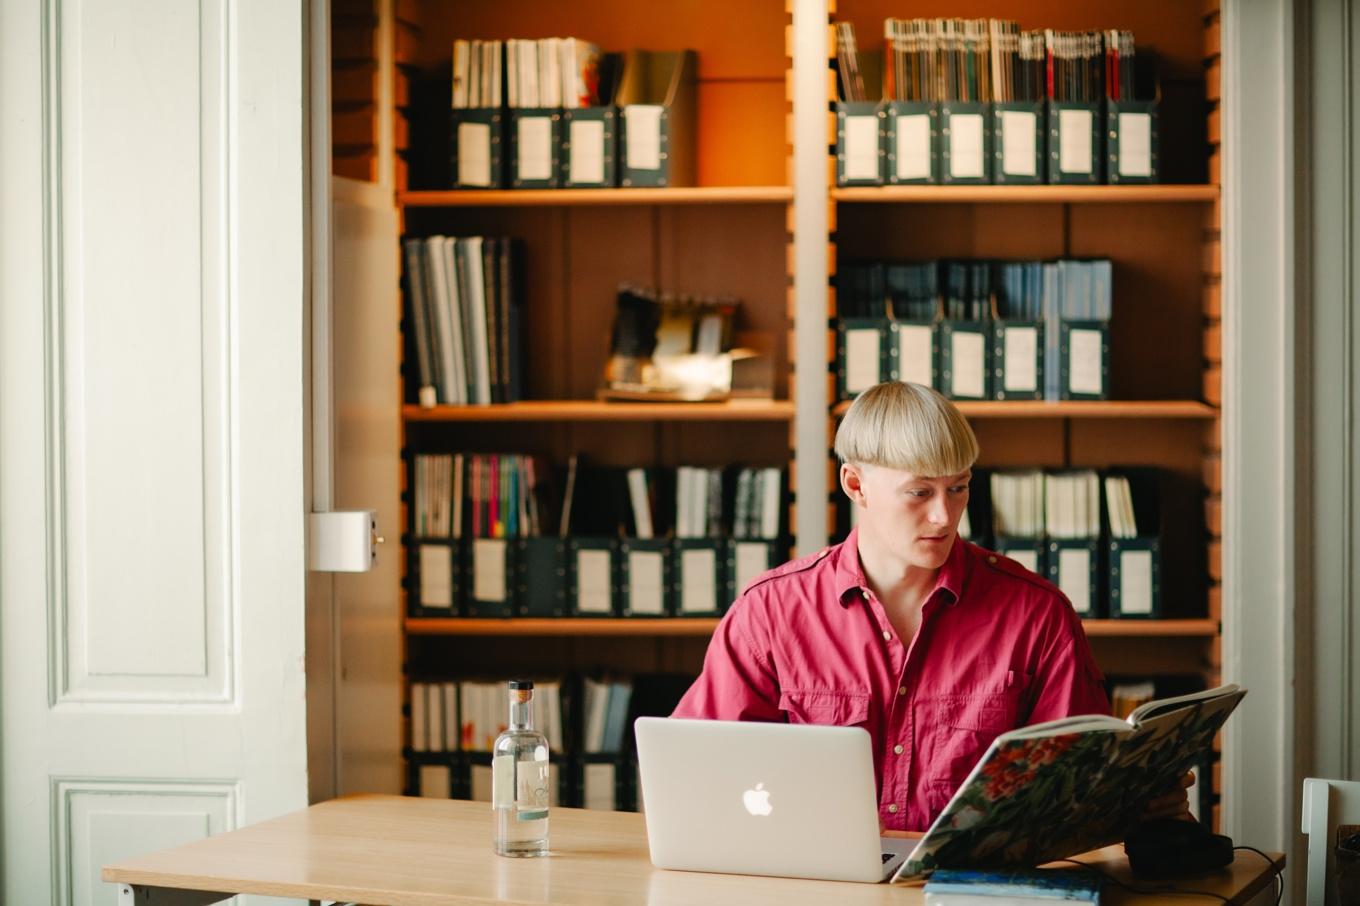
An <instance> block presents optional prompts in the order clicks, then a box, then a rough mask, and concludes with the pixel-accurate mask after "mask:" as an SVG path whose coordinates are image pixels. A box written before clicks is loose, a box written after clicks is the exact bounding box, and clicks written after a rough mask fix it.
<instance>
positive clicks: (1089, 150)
mask: <svg viewBox="0 0 1360 906" xmlns="http://www.w3.org/2000/svg"><path fill="white" fill-rule="evenodd" d="M1102 126H1103V123H1101V113H1100V105H1099V104H1073V103H1068V102H1064V101H1049V103H1048V181H1049V182H1050V183H1053V184H1054V185H1057V184H1059V183H1063V184H1069V185H1071V184H1075V185H1096V184H1098V183H1099V182H1100V181H1101V163H1102V161H1103V159H1104V155H1103V154H1102V149H1101V145H1100V136H1101V131H1102V129H1101V127H1102Z"/></svg>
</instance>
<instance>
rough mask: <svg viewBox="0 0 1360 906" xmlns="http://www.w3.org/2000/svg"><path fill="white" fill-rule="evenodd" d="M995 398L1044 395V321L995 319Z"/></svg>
mask: <svg viewBox="0 0 1360 906" xmlns="http://www.w3.org/2000/svg"><path fill="white" fill-rule="evenodd" d="M992 398H993V399H998V400H1041V399H1043V398H1044V324H1043V322H1042V321H1021V320H997V321H993V322H992Z"/></svg>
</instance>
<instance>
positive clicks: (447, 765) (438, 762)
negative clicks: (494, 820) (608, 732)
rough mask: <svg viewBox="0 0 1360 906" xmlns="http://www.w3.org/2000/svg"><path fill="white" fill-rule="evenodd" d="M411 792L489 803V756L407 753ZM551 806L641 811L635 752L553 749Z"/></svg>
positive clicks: (549, 802)
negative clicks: (563, 752) (590, 753)
mask: <svg viewBox="0 0 1360 906" xmlns="http://www.w3.org/2000/svg"><path fill="white" fill-rule="evenodd" d="M406 784H407V794H408V795H412V796H424V797H427V798H434V799H466V800H471V801H473V802H490V801H491V760H490V758H488V757H485V756H483V755H481V754H479V753H469V752H422V753H413V754H410V755H408V757H407V779H406ZM548 806H549V807H550V808H556V807H559V806H561V807H566V808H588V809H596V810H599V811H637V812H641V811H643V804H642V787H641V785H640V784H639V783H638V766H637V760H636V758H635V756H633V755H631V754H619V753H610V752H606V753H600V754H595V755H589V754H584V753H575V752H568V753H566V754H561V755H559V754H557V753H552V755H551V759H550V761H549V763H548Z"/></svg>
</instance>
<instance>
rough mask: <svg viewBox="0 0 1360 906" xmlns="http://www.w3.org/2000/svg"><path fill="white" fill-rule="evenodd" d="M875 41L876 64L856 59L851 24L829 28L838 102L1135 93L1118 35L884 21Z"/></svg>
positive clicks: (1130, 52)
mask: <svg viewBox="0 0 1360 906" xmlns="http://www.w3.org/2000/svg"><path fill="white" fill-rule="evenodd" d="M883 40H884V55H885V58H886V63H883V64H880V61H879V60H878V59H877V58H876V57H875V56H873V55H865V54H862V53H861V52H860V50H859V45H858V41H857V39H856V37H855V30H854V25H853V24H851V23H849V22H838V23H837V24H836V63H837V73H838V75H839V76H840V83H841V85H842V96H843V97H844V99H845V100H847V101H852V102H857V101H866V100H871V99H873V98H874V97H881V98H883V99H884V100H891V101H964V102H970V101H1001V102H1007V101H1016V100H1020V101H1037V100H1040V99H1043V98H1050V99H1053V100H1056V101H1077V102H1092V101H1097V100H1099V99H1100V98H1102V97H1107V98H1109V99H1111V100H1115V101H1131V100H1134V99H1135V95H1136V94H1137V93H1138V89H1139V87H1142V86H1139V85H1138V83H1137V78H1136V76H1137V63H1138V58H1137V43H1136V41H1135V40H1134V36H1133V32H1131V31H1125V30H1120V29H1102V30H1099V31H1058V30H1054V29H1051V28H1046V29H1036V30H1031V31H1021V29H1020V26H1019V25H1018V24H1016V23H1015V22H1011V21H1006V20H1002V19H894V18H888V19H886V20H884V23H883ZM866 56H867V61H866ZM866 62H867V63H868V65H866ZM880 66H881V91H880V90H879V89H880V85H879V84H875V79H874V76H876V75H879V73H878V71H877V70H879V69H880Z"/></svg>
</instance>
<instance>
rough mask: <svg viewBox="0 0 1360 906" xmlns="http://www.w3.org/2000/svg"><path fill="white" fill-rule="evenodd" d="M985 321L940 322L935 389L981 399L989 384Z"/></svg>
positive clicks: (950, 394) (959, 396)
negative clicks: (938, 357)
mask: <svg viewBox="0 0 1360 906" xmlns="http://www.w3.org/2000/svg"><path fill="white" fill-rule="evenodd" d="M987 339H988V329H987V322H986V321H941V322H940V369H939V376H940V386H939V391H940V392H941V393H943V394H944V395H945V396H947V397H949V398H950V399H955V400H985V399H987V390H988V386H989V381H988V376H989V375H988V372H989V371H990V370H991V368H990V367H989V357H988V355H987Z"/></svg>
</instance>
